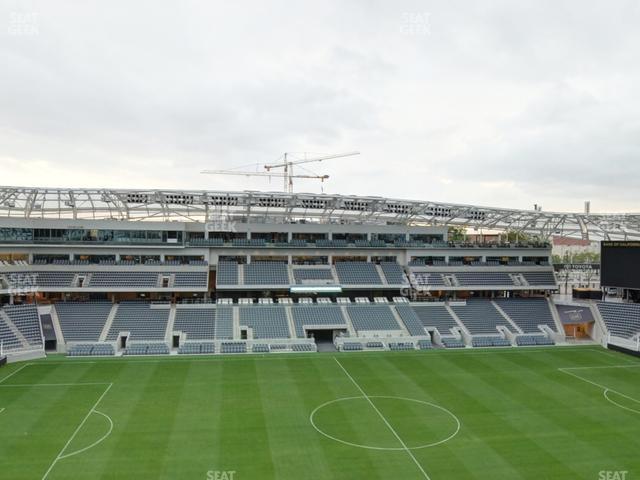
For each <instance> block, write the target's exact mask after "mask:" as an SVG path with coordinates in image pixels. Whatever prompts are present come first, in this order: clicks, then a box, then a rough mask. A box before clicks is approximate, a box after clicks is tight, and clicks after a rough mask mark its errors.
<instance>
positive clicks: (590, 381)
mask: <svg viewBox="0 0 640 480" xmlns="http://www.w3.org/2000/svg"><path fill="white" fill-rule="evenodd" d="M629 366H630V365H629ZM575 368H578V367H574V368H573V369H575ZM583 368H586V367H583ZM610 368H622V366H620V365H615V366H612V367H610ZM558 370H560V371H561V372H562V373H566V374H567V375H571V376H572V377H575V378H577V379H579V380H582V381H583V382H587V383H590V384H591V385H593V386H594V387H598V388H601V389H602V390H603V391H604V393H603V394H604V398H606V399H607V400H608V401H609V402H611V403H612V404H614V405H616V406H617V407H621V408H624V409H625V410H630V411H633V412H636V413H640V412H638V411H636V410H633V409H630V408H625V407H623V406H621V405H619V404H618V403H616V402H614V401H613V400H611V399H610V398H609V396H608V395H607V392H613V393H615V394H616V395H620V396H621V397H623V398H626V399H627V400H631V401H632V402H635V403H640V400H638V399H637V398H633V397H630V396H629V395H626V394H624V393H621V392H618V391H617V390H614V389H613V388H609V387H607V386H605V385H602V384H600V383H597V382H594V381H592V380H589V379H588V378H584V377H581V376H580V375H577V374H575V373H573V372H570V371H568V369H567V368H558Z"/></svg>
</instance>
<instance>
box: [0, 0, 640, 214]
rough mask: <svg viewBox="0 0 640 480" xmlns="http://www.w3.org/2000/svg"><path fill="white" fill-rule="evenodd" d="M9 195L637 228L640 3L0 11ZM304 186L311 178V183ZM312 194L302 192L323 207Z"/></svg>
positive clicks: (2, 5)
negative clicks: (297, 155)
mask: <svg viewBox="0 0 640 480" xmlns="http://www.w3.org/2000/svg"><path fill="white" fill-rule="evenodd" d="M0 21H1V22H2V30H1V31H0V184H2V185H24V186H33V185H35V186H73V187H89V186H90V187H122V188H137V187H140V188H176V189H182V188H198V189H200V188H208V189H225V190H226V189H241V190H245V189H252V190H279V189H281V188H282V185H281V180H280V179H273V180H271V183H269V181H268V180H267V179H263V178H246V177H218V176H205V175H201V174H200V173H199V172H200V170H202V169H205V168H208V169H222V168H234V167H238V166H242V165H245V166H246V165H249V166H248V167H247V169H249V170H255V169H256V165H258V164H263V163H265V162H271V161H273V160H275V159H277V158H278V157H279V156H280V155H281V154H282V153H283V152H285V151H292V152H302V151H308V152H315V153H338V152H343V151H350V150H359V151H360V152H362V153H361V155H360V156H357V157H351V158H346V159H340V160H331V161H327V162H323V163H320V164H312V165H309V166H308V168H309V169H310V170H312V171H314V172H316V173H322V174H328V175H330V177H331V178H330V179H329V181H328V182H327V183H325V184H324V191H325V192H327V193H345V194H362V195H379V196H391V197H400V198H410V199H424V200H437V201H450V202H458V203H471V204H474V203H475V204H481V205H490V206H504V207H517V208H531V207H532V205H533V204H534V203H538V204H541V205H542V206H543V208H544V209H545V210H582V208H583V202H584V200H591V202H592V210H594V211H640V207H638V201H639V200H640V188H639V181H640V117H639V115H638V113H639V112H640V62H639V61H638V60H639V59H640V28H639V27H638V25H640V3H639V2H637V1H629V2H625V1H609V2H601V1H598V2H596V1H591V2H585V1H575V2H559V1H548V2H547V1H541V0H536V1H532V2H523V1H518V2H514V1H513V0H505V1H502V2H500V1H484V2H474V1H466V2H462V1H440V2H417V1H402V0H400V1H397V0H394V1H390V0H389V1H360V2H358V1H345V0H341V1H330V0H323V1H313V2H312V1H306V2H302V1H301V2H294V1H282V2H279V1H265V0H262V1H256V2H249V1H246V2H245V1H224V2H214V1H209V0H206V1H184V0H182V1H179V2H178V1H175V2H169V1H158V0H154V1H148V2H143V1H138V2H135V1H114V0H110V1H91V0H83V1H62V0H56V1H52V0H44V1H29V0H19V1H18V0H15V1H12V0H0ZM300 173H302V172H300ZM320 188H321V186H320V183H319V182H317V181H313V180H301V181H298V182H297V184H296V190H297V191H307V192H319V191H320Z"/></svg>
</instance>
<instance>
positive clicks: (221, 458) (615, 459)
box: [0, 347, 640, 480]
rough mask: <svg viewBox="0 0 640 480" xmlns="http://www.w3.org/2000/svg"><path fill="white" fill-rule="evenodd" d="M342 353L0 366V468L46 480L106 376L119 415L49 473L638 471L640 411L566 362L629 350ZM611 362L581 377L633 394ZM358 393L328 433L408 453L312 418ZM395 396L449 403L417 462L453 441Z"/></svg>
mask: <svg viewBox="0 0 640 480" xmlns="http://www.w3.org/2000/svg"><path fill="white" fill-rule="evenodd" d="M336 358H337V359H338V360H339V362H340V364H338V363H337V362H336V361H335V359H334V356H332V355H326V354H317V355H301V356H271V357H258V356H255V357H254V356H244V357H226V358H215V359H210V361H206V359H204V358H202V357H198V358H195V357H193V358H180V359H175V360H174V359H159V360H158V361H153V360H152V359H145V361H141V360H137V359H133V360H126V359H125V360H113V359H110V360H97V361H90V362H85V363H83V362H75V361H74V359H68V360H62V359H61V358H60V357H57V358H55V357H54V358H50V359H46V360H43V361H38V362H33V363H32V364H29V366H26V367H25V366H24V365H21V366H19V365H9V366H7V367H5V368H3V369H0V409H1V408H5V411H4V412H3V413H2V414H0V471H2V472H9V473H10V476H9V477H7V478H17V479H23V478H24V479H41V478H42V476H43V474H44V473H45V471H46V469H47V468H48V466H49V465H50V464H51V462H52V461H53V460H54V459H55V458H56V455H57V454H58V452H59V451H60V449H61V448H62V446H63V445H64V444H65V443H66V442H67V441H68V440H69V438H70V436H71V435H72V433H73V431H74V430H75V429H76V427H77V426H78V425H79V422H81V421H82V419H83V418H84V417H85V416H86V415H87V413H88V412H89V411H90V409H91V408H92V405H93V404H94V403H95V402H96V400H97V399H98V397H99V396H100V394H101V393H102V392H103V391H104V389H105V387H104V385H103V386H100V384H101V383H113V387H112V388H111V389H110V390H109V392H108V394H107V395H105V397H104V398H103V399H102V401H101V402H100V405H99V407H98V408H97V410H100V411H101V412H104V413H105V414H107V415H108V416H109V417H110V418H111V419H112V420H113V423H114V427H113V431H112V432H111V434H110V435H108V436H107V437H106V438H104V440H103V441H102V442H100V443H99V444H97V445H95V446H93V447H92V448H91V449H89V450H86V451H84V452H82V453H80V454H78V455H75V456H72V457H69V458H63V459H61V460H59V461H58V462H56V464H55V466H54V468H53V469H52V470H51V472H50V474H49V476H48V477H47V478H49V479H58V478H59V479H76V478H77V479H81V478H82V479H84V478H137V479H156V478H166V479H170V478H185V479H189V478H194V479H198V478H202V479H206V478H207V473H208V472H215V471H235V472H236V476H235V478H236V479H237V480H243V479H269V478H282V479H298V478H314V479H354V478H372V479H376V478H379V479H388V478H402V479H413V478H415V479H420V478H422V479H424V478H425V475H423V473H422V472H421V469H423V470H424V472H425V473H426V474H427V475H428V477H429V478H430V479H432V480H438V479H448V478H456V479H465V478H481V479H483V478H486V479H494V478H532V479H533V478H536V479H538V478H554V479H563V478H566V479H575V478H597V476H598V472H599V471H600V470H628V471H629V472H632V473H633V472H635V473H636V475H640V458H638V456H637V452H638V451H640V438H639V437H638V435H637V432H638V431H639V430H640V414H634V413H633V412H631V411H626V410H624V409H622V408H619V407H616V406H615V405H614V404H612V403H610V402H609V401H607V399H606V398H605V397H604V395H603V393H604V392H603V390H602V389H600V388H598V387H597V386H594V385H593V384H590V383H588V382H585V381H582V380H580V379H579V378H575V377H572V376H570V375H567V374H566V373H564V372H563V371H562V370H559V368H575V367H580V368H583V367H592V366H593V367H609V366H613V365H621V364H622V365H625V364H630V365H633V364H634V363H635V364H639V365H640V362H638V361H637V360H635V359H631V358H630V357H626V356H623V355H621V354H617V353H611V352H605V351H604V350H596V349H594V348H593V347H591V348H549V349H532V350H529V351H528V350H527V349H524V348H523V349H518V350H515V349H513V350H483V351H479V350H475V351H469V352H446V351H444V352H424V353H423V354H416V353H408V354H403V353H380V354H376V355H369V354H365V355H358V354H341V355H338V356H336ZM340 365H342V366H343V367H344V370H343V369H342V368H340ZM18 369H20V371H18ZM345 370H346V372H348V374H347V373H346V372H345ZM610 370H612V371H614V372H615V373H610V374H607V369H598V370H595V369H593V370H591V369H582V370H575V372H579V375H580V376H584V377H585V378H587V379H591V380H593V381H595V382H597V383H598V384H602V385H604V386H608V387H609V388H612V389H615V390H617V391H620V392H622V393H625V394H626V395H629V396H630V397H632V398H636V397H637V396H638V395H640V390H639V388H638V381H637V380H638V378H639V376H638V374H639V373H640V369H635V368H616V369H610ZM349 377H352V378H349ZM3 378H6V380H4V381H3V380H2V379H3ZM607 382H610V384H607ZM79 383H86V384H89V383H95V384H97V385H83V386H80V385H77V384H79ZM57 384H60V386H55V385H57ZM62 384H63V385H62ZM356 384H357V386H359V387H360V388H361V389H362V391H359V388H357V387H356ZM16 385H22V386H20V387H16ZM30 385H33V386H30ZM43 385H50V386H47V387H44V386H43ZM42 392H45V393H44V394H43V393H42ZM362 392H364V393H365V395H366V396H367V397H369V398H370V401H371V402H372V403H373V406H375V408H372V407H373V406H372V405H367V401H358V402H355V403H354V402H336V403H334V404H332V406H331V408H330V410H325V411H323V413H322V414H321V415H318V421H319V422H323V425H319V426H320V427H324V429H326V430H327V431H331V432H333V433H335V434H336V436H337V437H340V438H345V439H349V440H355V441H354V443H359V444H362V445H369V444H370V445H392V446H395V447H398V448H400V450H396V451H378V450H367V449H363V448H357V447H352V446H348V445H345V444H343V443H339V442H336V441H333V440H331V439H329V438H327V437H325V436H323V435H322V434H320V433H319V432H318V431H316V430H315V429H314V428H313V426H312V425H311V423H310V422H309V416H310V414H311V412H312V411H313V410H314V409H316V407H318V406H319V405H322V404H323V403H326V402H331V401H333V400H336V399H340V398H345V397H358V396H360V397H362ZM388 397H402V398H405V399H413V400H417V401H421V402H428V403H431V404H434V405H439V406H442V407H444V408H446V409H447V410H449V411H450V412H452V413H453V414H454V415H455V416H456V417H457V418H458V419H459V421H460V423H461V427H460V430H459V432H458V433H457V434H456V435H455V436H454V437H452V438H451V439H450V440H448V441H447V442H445V443H443V444H440V445H437V446H435V447H431V448H425V449H418V450H411V456H413V457H414V458H415V462H414V461H413V459H412V458H411V456H410V455H407V452H406V451H404V450H403V449H402V448H401V447H402V445H403V444H405V446H407V447H412V446H415V445H419V444H420V443H421V438H420V437H421V436H423V437H425V438H424V440H425V442H424V443H428V442H430V441H432V440H433V438H439V437H440V436H445V437H446V434H447V432H446V431H449V430H450V429H451V423H447V420H446V419H445V417H440V416H439V415H438V413H437V412H436V411H435V410H429V409H428V408H423V407H420V406H419V404H417V403H415V404H411V403H407V402H406V401H405V402H403V401H394V400H392V399H388ZM618 400H619V399H618ZM639 400H640V399H639ZM376 410H378V411H376ZM94 420H95V421H94ZM105 428H107V426H105V421H100V420H99V419H97V418H96V419H90V420H88V421H87V422H86V424H85V425H84V426H83V427H82V429H81V431H80V432H79V433H78V435H77V437H76V439H75V440H74V442H72V443H71V444H70V446H69V449H68V451H75V450H78V449H81V448H83V447H84V446H87V445H91V444H92V442H93V441H95V440H97V439H99V438H100V437H102V436H104V434H105ZM440 430H442V432H440ZM417 465H419V467H420V468H417Z"/></svg>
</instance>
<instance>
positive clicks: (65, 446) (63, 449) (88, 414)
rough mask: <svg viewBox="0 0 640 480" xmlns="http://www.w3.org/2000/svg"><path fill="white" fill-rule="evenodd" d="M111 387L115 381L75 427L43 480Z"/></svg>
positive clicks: (62, 456) (43, 477)
mask: <svg viewBox="0 0 640 480" xmlns="http://www.w3.org/2000/svg"><path fill="white" fill-rule="evenodd" d="M111 387H113V383H110V384H108V386H107V388H106V389H105V391H104V392H102V395H100V398H98V400H97V401H96V403H94V404H93V407H91V410H89V412H88V413H87V415H86V416H85V417H84V419H83V420H82V422H80V425H78V427H77V428H76V429H75V431H74V432H73V434H72V435H71V437H69V440H67V443H65V444H64V447H62V450H60V453H58V456H57V457H56V458H55V459H54V460H53V462H52V463H51V465H50V466H49V468H48V469H47V471H46V472H45V474H44V475H43V476H42V480H45V479H46V478H47V477H48V476H49V474H50V473H51V470H53V467H55V465H56V463H58V461H60V460H62V459H63V458H64V457H65V455H64V452H65V450H66V449H67V448H69V445H71V442H73V439H74V438H76V435H78V432H80V430H81V429H82V427H83V426H84V424H85V423H87V420H88V419H89V417H90V416H91V415H92V414H93V413H94V412H95V411H96V408H97V406H98V405H99V404H100V402H101V401H102V399H103V398H104V397H105V395H106V394H107V393H109V390H111ZM100 414H101V415H104V414H103V413H100ZM109 433H111V432H109Z"/></svg>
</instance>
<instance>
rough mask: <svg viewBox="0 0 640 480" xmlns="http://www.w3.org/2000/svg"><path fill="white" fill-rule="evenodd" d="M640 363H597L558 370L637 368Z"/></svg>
mask: <svg viewBox="0 0 640 480" xmlns="http://www.w3.org/2000/svg"><path fill="white" fill-rule="evenodd" d="M638 367H640V363H625V364H624V365H597V366H595V367H562V368H559V369H558V370H593V369H598V368H638Z"/></svg>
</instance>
